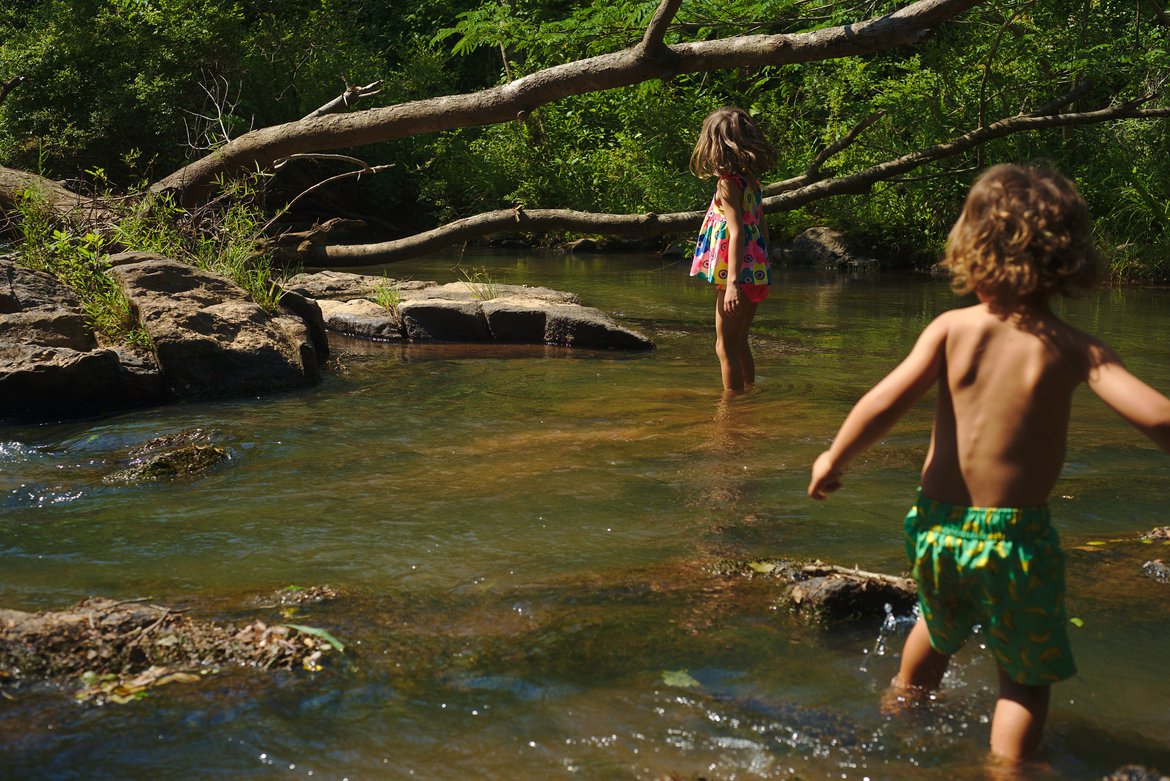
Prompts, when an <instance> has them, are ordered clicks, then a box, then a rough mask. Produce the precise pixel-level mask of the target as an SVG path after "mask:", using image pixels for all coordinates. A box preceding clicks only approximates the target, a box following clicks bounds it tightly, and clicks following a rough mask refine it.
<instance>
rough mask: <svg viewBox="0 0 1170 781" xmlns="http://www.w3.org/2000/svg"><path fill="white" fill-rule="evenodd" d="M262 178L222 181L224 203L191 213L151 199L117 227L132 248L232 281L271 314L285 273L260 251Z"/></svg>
mask: <svg viewBox="0 0 1170 781" xmlns="http://www.w3.org/2000/svg"><path fill="white" fill-rule="evenodd" d="M262 186H263V177H259V176H256V177H249V178H244V179H238V180H232V181H221V182H219V183H218V187H219V191H220V193H221V195H220V197H219V199H218V200H217V201H216V202H214V203H212V204H211V205H209V206H207V207H204V208H203V209H201V210H200V211H198V212H196V213H194V214H191V213H188V212H186V211H184V210H182V209H180V208H179V207H178V206H177V205H176V204H175V202H174V200H173V199H172V198H171V197H170V195H166V194H164V195H158V196H153V195H150V196H146V197H145V198H143V199H142V200H141V201H139V202H137V203H135V204H133V205H132V206H131V207H130V208H129V209H128V211H127V212H126V214H125V216H123V217H122V219H120V220H119V221H118V222H117V224H116V225H115V227H114V237H115V238H116V240H117V242H118V243H119V244H120V245H121V246H122V247H125V248H127V249H133V250H141V251H144V252H157V253H159V254H160V255H165V256H166V257H169V258H173V259H175V260H180V261H183V262H185V263H190V264H191V265H193V266H196V267H198V268H201V269H205V270H207V271H214V272H216V273H219V274H223V275H224V276H226V277H230V278H231V279H232V281H234V282H235V283H236V284H237V285H239V286H240V287H241V288H243V289H244V290H245V291H247V293H248V294H249V295H250V296H251V297H252V299H253V300H254V301H255V302H256V303H257V304H259V305H260V306H261V307H263V308H264V309H266V310H267V311H269V312H275V311H276V310H277V308H278V307H279V303H280V274H279V273H278V271H277V269H275V268H274V267H273V265H272V263H271V262H270V261H269V259H268V258H266V257H264V256H263V255H261V254H259V253H258V250H257V246H258V244H257V243H258V241H259V239H260V238H261V234H262V232H263V231H262V229H263V226H264V224H265V222H266V216H265V213H264V211H263V210H262V208H261V207H260V193H261V189H262Z"/></svg>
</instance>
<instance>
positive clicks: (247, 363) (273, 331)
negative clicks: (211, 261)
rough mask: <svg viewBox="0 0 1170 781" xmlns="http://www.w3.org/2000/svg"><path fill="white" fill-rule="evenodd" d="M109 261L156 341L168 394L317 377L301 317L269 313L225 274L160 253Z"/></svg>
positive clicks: (299, 383)
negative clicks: (163, 255)
mask: <svg viewBox="0 0 1170 781" xmlns="http://www.w3.org/2000/svg"><path fill="white" fill-rule="evenodd" d="M110 263H111V265H112V268H111V269H110V276H111V277H113V278H114V280H115V281H116V282H118V283H119V284H120V285H121V286H122V290H123V292H124V293H125V295H126V298H127V299H128V300H129V301H130V306H131V308H132V309H133V310H134V311H135V312H136V313H137V315H138V318H139V320H140V322H141V324H142V327H143V328H144V329H145V330H146V332H147V334H148V335H149V336H150V339H151V342H152V343H153V344H154V348H155V355H156V356H157V358H158V363H159V366H160V367H161V369H162V373H163V378H164V382H165V386H166V391H167V393H168V395H169V396H170V397H172V398H175V399H193V398H222V397H230V396H243V395H251V394H255V393H264V392H271V391H279V390H286V389H290V388H300V387H305V386H308V385H312V384H314V383H315V382H317V380H318V379H319V370H318V357H317V351H316V349H315V348H314V346H313V340H312V338H311V336H310V333H309V329H308V328H307V327H306V325H305V323H304V321H303V320H301V319H300V318H297V317H292V316H288V315H285V314H278V315H271V314H269V313H267V312H265V311H264V310H263V309H262V308H261V307H260V306H259V305H257V304H256V303H255V302H253V301H252V300H251V299H250V298H249V297H248V295H247V294H246V293H245V292H244V291H243V290H241V289H240V288H238V287H237V286H236V285H235V284H234V283H232V281H231V280H229V279H227V278H226V277H224V276H222V275H220V274H216V273H214V272H210V271H204V270H202V269H197V268H195V267H193V266H189V265H187V264H185V263H180V262H178V261H174V260H170V259H168V258H165V257H162V256H161V255H153V254H150V253H124V254H122V255H115V256H112V257H111V258H110Z"/></svg>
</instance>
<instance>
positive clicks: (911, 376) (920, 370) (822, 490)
mask: <svg viewBox="0 0 1170 781" xmlns="http://www.w3.org/2000/svg"><path fill="white" fill-rule="evenodd" d="M946 323H947V315H945V314H944V315H942V316H940V317H937V318H935V320H934V321H933V322H932V323H931V324H930V325H928V326H927V327H926V329H925V330H924V331H923V332H922V334H921V335H920V336H919V337H918V341H917V342H916V343H915V345H914V349H913V350H911V351H910V354H909V355H907V356H906V358H905V359H904V360H903V361H902V362H901V363H900V364H898V366H897V368H895V369H894V370H893V371H892V372H890V373H889V374H887V375H886V376H885V378H884V379H882V380H881V382H879V383H878V384H877V385H875V386H873V388H871V389H870V390H869V392H868V393H866V394H865V395H864V396H862V397H861V400H860V401H858V402H857V404H855V405H854V407H853V409H852V410H851V411H850V412H849V415H848V416H847V417H846V418H845V422H844V423H842V424H841V429H840V430H839V431H838V432H837V436H836V437H834V438H833V444H832V445H830V446H829V449H828V450H826V451H825V452H824V453H821V454H820V456H818V457H817V460H816V462H815V463H813V469H812V481H811V482H810V483H809V485H808V495H809V496H811V497H812V498H813V499H824V498H825V496H826V494H829V493H831V492H833V491H836V490H837V489H838V488H840V487H841V475H842V474H843V473H844V471H845V468H846V467H848V466H849V463H850V462H851V461H853V459H854V458H856V457H857V456H858V455H859V454H860V453H861V452H862V451H864V450H865V449H866V448H868V447H869V446H870V445H872V444H873V443H875V442H877V441H878V440H879V439H881V437H882V435H883V434H885V433H886V432H887V431H889V430H890V429H891V428H893V426H894V424H895V423H897V422H898V421H899V420H900V419H901V418H902V416H903V415H905V414H906V413H907V412H908V411H909V410H910V408H911V407H913V406H914V404H915V402H917V401H918V400H919V399H921V398H922V396H923V394H925V393H926V391H928V390H929V389H930V387H931V386H932V385H934V383H935V381H936V380H937V379H938V377H939V373H940V372H941V370H942V365H943V358H944V355H945V347H946V341H947V324H946Z"/></svg>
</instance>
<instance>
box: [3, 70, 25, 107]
mask: <svg viewBox="0 0 1170 781" xmlns="http://www.w3.org/2000/svg"><path fill="white" fill-rule="evenodd" d="M23 82H24V76H13V77H12V78H11V79H9V80H8V81H6V82H4V83H3V84H0V103H3V102H4V99H5V98H6V97H8V93H9V92H12V90H14V89H16V88H17V87H19V86H20V85H21V84H22V83H23Z"/></svg>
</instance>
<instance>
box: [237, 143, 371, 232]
mask: <svg viewBox="0 0 1170 781" xmlns="http://www.w3.org/2000/svg"><path fill="white" fill-rule="evenodd" d="M358 162H361V161H358ZM361 166H362V167H361V168H359V169H358V170H356V171H346V172H345V173H340V174H336V175H335V176H330V177H329V178H327V179H322V180H321V181H319V182H317V183H316V184H315V185H313V186H312V187H309V188H307V189H305V190H304V191H302V192H301V193H300V194H298V195H297V197H296V198H293V199H292V200H291V201H289V202H288V203H287V204H286V205H285V207H284V208H283V209H281V210H280V211H278V212H277V213H276V214H275V215H273V217H272V219H270V220H268V222H266V223H264V225H263V226H261V228H260V230H258V231H256V237H257V238H259V237H260V236H263V235H264V233H265V232H266V231H267V230H268V229H269V228H271V227H272V225H273V224H274V223H275V222H277V221H278V220H279V219H280V218H281V217H283V216H284V215H285V214H286V213H287V212H288V210H289V209H291V208H292V207H293V204H295V203H296V202H297V201H299V200H300V199H301V198H304V197H305V196H306V195H308V194H309V193H311V192H313V191H314V190H319V189H321V188H322V187H324V186H325V185H327V184H329V183H331V182H336V181H338V180H341V179H351V178H353V177H360V176H361V175H362V174H376V173H379V172H380V171H385V170H386V169H388V168H393V167H394V164H393V163H389V164H387V165H375V166H369V165H366V164H365V163H361Z"/></svg>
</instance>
